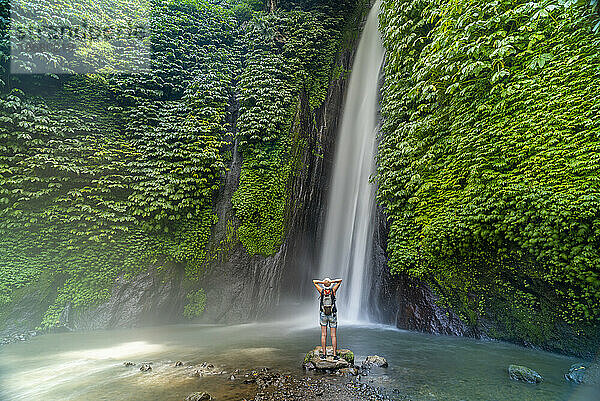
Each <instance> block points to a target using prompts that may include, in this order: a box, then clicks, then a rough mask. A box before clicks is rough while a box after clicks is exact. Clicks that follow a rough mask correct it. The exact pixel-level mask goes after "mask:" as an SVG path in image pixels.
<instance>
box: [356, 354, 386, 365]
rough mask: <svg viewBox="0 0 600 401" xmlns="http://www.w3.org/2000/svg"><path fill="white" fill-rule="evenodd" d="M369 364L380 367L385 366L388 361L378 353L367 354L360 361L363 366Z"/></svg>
mask: <svg viewBox="0 0 600 401" xmlns="http://www.w3.org/2000/svg"><path fill="white" fill-rule="evenodd" d="M371 366H377V367H380V368H387V367H388V363H387V361H386V360H385V358H384V357H382V356H379V355H369V356H368V357H367V359H365V360H364V361H363V363H362V367H363V368H370V367H371Z"/></svg>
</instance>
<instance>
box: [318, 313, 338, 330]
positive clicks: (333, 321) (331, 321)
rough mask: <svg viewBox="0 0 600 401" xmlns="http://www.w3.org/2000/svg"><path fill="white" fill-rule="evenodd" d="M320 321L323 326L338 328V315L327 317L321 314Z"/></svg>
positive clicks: (333, 314)
mask: <svg viewBox="0 0 600 401" xmlns="http://www.w3.org/2000/svg"><path fill="white" fill-rule="evenodd" d="M319 320H320V323H321V326H325V327H327V325H329V327H333V328H337V313H332V314H331V315H326V314H324V313H323V312H321V313H320V315H319Z"/></svg>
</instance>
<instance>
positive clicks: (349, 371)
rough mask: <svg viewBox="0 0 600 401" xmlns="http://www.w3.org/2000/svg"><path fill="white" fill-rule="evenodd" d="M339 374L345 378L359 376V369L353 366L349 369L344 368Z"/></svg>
mask: <svg viewBox="0 0 600 401" xmlns="http://www.w3.org/2000/svg"><path fill="white" fill-rule="evenodd" d="M339 372H340V373H341V374H342V375H344V376H358V368H356V367H354V366H352V367H349V368H342V369H340V370H339Z"/></svg>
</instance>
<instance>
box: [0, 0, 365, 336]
mask: <svg viewBox="0 0 600 401" xmlns="http://www.w3.org/2000/svg"><path fill="white" fill-rule="evenodd" d="M34 3H35V4H37V3H38V0H30V2H29V3H28V4H30V5H32V6H33V4H34ZM124 3H127V4H129V5H131V6H133V7H134V8H135V6H136V4H142V3H143V2H142V1H138V0H131V1H129V0H128V2H125V1H124ZM279 3H280V5H279V6H280V9H279V10H277V11H276V12H274V13H267V12H264V11H262V10H263V2H262V1H257V0H157V1H154V2H152V3H151V8H150V24H149V26H150V39H149V40H150V42H151V48H152V53H151V56H150V59H151V60H150V65H149V68H148V69H146V70H141V71H139V72H137V73H134V74H107V73H103V74H88V75H68V74H67V75H29V76H19V75H10V74H8V65H9V62H10V57H9V56H8V53H9V50H8V48H6V47H4V48H2V62H3V65H2V71H3V75H2V81H1V82H0V84H1V91H2V94H1V98H0V183H1V185H0V307H5V306H7V305H8V304H10V303H11V302H14V301H16V300H18V297H17V298H15V294H16V293H15V291H17V290H19V289H22V288H23V289H25V288H32V289H33V288H36V282H37V281H39V280H41V279H42V278H43V280H45V281H48V280H54V281H56V282H57V283H58V284H57V285H58V287H59V288H58V293H57V296H56V298H55V300H54V302H53V303H52V304H51V305H50V307H49V308H48V309H47V311H46V313H45V316H44V318H43V322H42V326H43V327H51V326H53V325H55V324H56V323H57V322H58V316H59V314H60V311H61V310H62V309H63V308H64V306H65V305H66V304H69V303H70V304H71V306H72V307H74V308H76V309H81V308H86V307H89V306H91V305H95V304H98V303H99V302H101V301H103V300H105V299H106V298H107V297H109V296H110V293H111V289H112V287H113V285H114V283H115V280H116V279H117V277H119V276H120V275H125V277H131V276H133V275H134V274H135V273H137V272H139V271H141V270H143V269H145V268H146V267H148V266H153V267H155V268H158V269H159V270H161V269H162V268H163V267H166V266H173V265H175V266H184V268H185V271H186V278H187V280H189V281H193V280H195V279H197V278H198V276H199V274H200V273H201V272H202V266H203V264H204V262H205V259H206V257H207V255H206V253H207V250H206V248H207V247H206V245H207V242H208V240H209V238H210V235H211V229H212V227H213V225H214V224H215V222H216V219H217V217H216V215H215V213H214V211H213V206H214V200H215V197H216V195H217V193H218V191H219V188H220V186H221V184H222V183H223V178H224V177H225V174H226V171H227V166H228V165H229V163H230V159H231V157H232V152H231V148H232V143H233V141H234V140H238V142H239V146H238V150H239V151H240V152H241V154H242V160H243V165H242V174H241V180H240V183H239V187H238V189H237V191H236V193H235V195H234V197H233V199H232V203H233V205H234V208H235V211H236V217H237V219H239V222H232V223H231V224H230V223H229V222H228V223H227V227H228V232H229V229H230V227H232V230H235V231H237V238H239V239H240V240H241V242H242V244H243V246H244V247H245V248H246V249H247V250H248V252H249V253H251V254H263V255H270V254H274V253H275V252H276V251H277V250H278V249H279V246H280V245H281V241H282V239H283V235H284V232H285V227H286V221H285V213H286V206H287V203H288V197H289V194H288V192H287V191H286V185H287V183H288V181H289V180H290V175H291V173H292V171H293V169H294V168H295V167H296V160H295V159H296V155H297V154H298V152H300V151H301V150H302V146H303V144H302V141H300V140H297V138H296V137H295V135H297V134H298V132H297V130H293V129H292V126H293V122H294V119H295V118H296V117H297V108H298V104H299V102H300V99H301V98H302V97H303V98H305V99H307V100H308V101H309V103H310V105H311V107H312V108H316V107H318V106H319V105H320V104H321V103H322V102H323V101H324V99H325V95H326V91H327V86H328V83H329V81H330V79H331V77H332V76H333V75H334V63H335V57H336V53H337V52H338V51H339V49H340V46H341V45H342V43H344V42H343V39H344V35H343V34H342V31H343V30H344V29H346V27H347V26H349V25H347V24H348V20H349V17H348V16H355V14H353V13H352V12H351V11H352V10H353V9H354V7H355V2H354V1H319V2H313V1H282V2H279ZM40 4H42V3H40ZM85 4H86V7H87V8H85V7H84V8H82V9H77V10H75V9H73V10H71V11H70V12H71V13H72V14H75V15H76V17H75V18H76V20H77V18H79V19H85V18H88V17H89V18H92V20H94V18H95V16H96V14H94V12H93V9H94V2H89V1H87V0H86V1H85ZM0 5H1V9H0V11H1V16H2V19H1V20H0V22H1V23H2V24H3V25H2V31H1V32H2V35H3V39H4V40H5V41H4V42H3V43H5V46H6V43H7V41H6V39H7V38H8V37H7V35H8V30H7V23H8V22H9V19H10V16H9V12H8V5H9V4H8V2H7V1H6V0H3V1H2V2H0ZM90 7H91V11H90V10H88V8H90ZM125 9H126V7H125ZM352 26H356V22H355V23H354V25H352ZM90 46H91V47H90V49H89V52H90V54H91V53H94V52H96V51H103V52H104V51H106V52H108V53H107V55H106V57H107V58H109V59H111V60H116V59H118V54H119V53H118V50H119V49H108V50H106V49H104V48H103V47H102V46H96V47H94V46H92V45H90ZM100 48H102V49H101V50H99V49H100ZM84 53H85V52H84ZM37 56H39V59H35V58H34V59H32V61H31V63H32V64H29V65H28V66H29V67H34V66H35V65H34V64H35V63H36V62H40V60H41V59H42V58H44V57H46V58H47V56H48V55H47V54H44V53H40V54H38V55H37ZM37 56H36V57H37ZM88 61H89V58H85V57H82V58H81V60H79V62H80V63H81V65H85V63H86V62H88ZM238 103H239V118H237V120H236V116H237V113H238V112H237V110H235V108H236V107H235V106H236V105H237V104H238ZM228 237H231V238H235V236H234V235H229V234H228ZM213 256H214V255H213ZM49 277H50V278H49ZM186 288H191V289H192V290H191V292H190V293H189V295H188V299H187V300H188V304H187V305H186V307H185V310H184V312H183V313H184V314H185V316H187V317H194V316H198V315H199V314H200V313H201V312H202V310H203V309H204V305H205V303H206V302H210V300H207V299H206V296H205V293H204V292H203V291H202V290H201V289H198V284H194V283H193V282H192V283H188V284H187V285H186ZM21 292H22V291H21Z"/></svg>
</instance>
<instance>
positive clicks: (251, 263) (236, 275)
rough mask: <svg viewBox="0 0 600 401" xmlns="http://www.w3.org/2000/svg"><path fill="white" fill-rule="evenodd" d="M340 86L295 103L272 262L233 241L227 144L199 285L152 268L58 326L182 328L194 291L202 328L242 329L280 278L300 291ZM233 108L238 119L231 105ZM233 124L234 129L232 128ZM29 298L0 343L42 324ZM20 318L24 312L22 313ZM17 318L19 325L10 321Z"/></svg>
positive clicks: (169, 269)
mask: <svg viewBox="0 0 600 401" xmlns="http://www.w3.org/2000/svg"><path fill="white" fill-rule="evenodd" d="M352 54H353V52H352V50H351V49H348V50H346V51H344V52H342V53H341V54H340V56H339V58H338V60H339V65H340V66H341V67H342V68H344V69H349V68H350V66H351V61H352ZM345 84H346V78H345V77H344V76H343V75H342V76H340V77H338V78H336V79H333V80H332V81H331V83H330V85H329V89H328V91H327V98H326V100H325V102H324V103H323V104H322V106H321V107H319V108H317V109H315V110H313V111H311V109H310V105H309V99H308V97H307V96H306V94H303V95H301V96H300V97H299V98H298V105H297V109H296V113H295V116H294V123H293V125H292V130H293V131H294V132H295V133H296V134H297V138H298V139H297V140H298V141H299V142H302V143H304V146H303V147H301V148H299V150H298V152H297V154H296V155H294V156H295V157H296V159H297V163H296V166H297V168H296V169H295V170H294V172H293V174H292V175H291V178H290V180H289V182H288V184H287V190H288V193H289V200H290V201H289V204H288V206H287V212H286V214H287V215H286V219H287V222H288V228H287V234H286V238H285V240H284V242H283V244H282V246H281V248H280V249H279V251H278V252H277V253H276V254H274V255H272V256H268V257H264V256H260V255H249V254H248V252H247V251H246V250H245V249H244V247H243V246H242V244H241V242H240V241H238V240H237V239H236V238H235V234H234V233H235V228H236V227H235V224H236V223H237V220H236V217H235V211H234V210H233V207H232V204H231V197H232V195H233V193H234V192H235V190H236V189H237V185H238V182H239V178H240V167H241V162H242V159H241V155H240V154H239V153H238V152H237V143H235V142H232V143H230V145H229V146H230V150H231V152H232V155H233V157H232V161H231V165H230V168H229V171H228V173H227V175H226V177H224V184H223V186H222V189H221V191H220V192H219V194H218V195H217V198H216V201H215V208H214V212H215V214H216V215H217V216H218V222H217V223H216V224H215V225H214V227H213V230H212V234H211V237H210V240H209V243H208V247H207V248H208V256H207V262H206V264H205V265H204V266H203V268H202V271H203V273H202V274H201V276H200V277H199V279H198V280H194V281H190V280H189V279H186V277H185V274H184V266H182V265H176V264H168V265H167V266H166V267H163V268H162V269H156V268H152V267H151V268H149V269H148V270H147V271H144V272H143V273H140V274H138V275H136V276H134V277H132V278H128V279H126V278H125V277H123V276H121V277H119V279H118V280H117V281H116V284H115V286H114V288H113V289H112V291H111V296H110V298H109V299H108V300H107V301H105V302H103V303H101V304H100V305H98V306H95V307H92V308H89V309H86V310H84V311H75V310H73V308H72V307H71V306H70V305H67V306H66V307H65V308H64V309H63V310H62V312H61V314H60V323H59V325H60V326H66V327H68V328H71V329H106V328H117V327H136V326H141V325H148V324H164V323H174V322H178V321H179V322H180V321H183V320H184V319H183V314H182V313H183V309H184V306H185V304H186V295H187V294H188V293H189V291H190V290H191V289H195V288H202V289H203V290H204V292H205V294H206V306H205V310H204V312H203V313H202V314H201V317H200V320H201V321H206V322H212V323H227V322H244V321H249V320H255V319H259V318H261V317H263V316H265V315H267V314H268V313H269V312H270V311H271V310H272V308H273V307H274V306H275V305H277V304H278V302H279V298H280V294H281V289H282V286H281V284H282V278H283V277H285V278H286V279H287V280H290V281H291V282H294V283H299V282H298V281H296V280H305V278H306V274H304V270H303V269H304V268H305V267H306V266H314V265H315V260H316V255H317V248H318V244H319V240H318V236H319V230H318V226H319V225H318V223H319V221H320V220H321V218H322V215H323V213H324V206H323V200H324V199H325V193H326V186H327V182H328V177H329V173H330V170H331V165H330V164H329V163H328V162H327V161H328V160H332V152H333V145H334V142H335V135H336V131H337V124H338V118H339V116H340V114H341V111H342V110H341V109H342V105H343V99H344V89H345ZM231 107H232V115H233V116H235V115H236V114H237V112H236V110H235V109H236V108H237V105H236V104H235V102H232V104H231ZM232 122H233V125H234V126H235V121H232ZM232 222H233V226H232V225H231V223H232ZM300 287H301V285H299V286H293V288H289V287H286V291H292V292H294V291H296V290H298V291H299V292H298V294H297V295H300V292H301V290H300ZM29 298H31V296H29V295H28V296H27V297H25V298H24V299H23V301H22V302H21V303H17V304H15V305H13V306H12V307H13V308H14V313H11V314H10V316H12V319H13V323H9V324H7V326H6V329H5V330H4V332H3V335H8V334H11V333H12V332H14V331H18V330H23V329H31V328H33V327H35V323H34V322H36V321H39V317H38V318H34V317H33V316H30V315H31V314H37V315H40V316H41V315H42V314H43V312H44V310H45V308H47V306H48V305H47V303H45V304H44V303H40V302H39V300H37V299H36V300H30V299H29ZM38 308H39V309H40V310H39V311H37V309H38ZM24 310H26V311H28V312H27V313H23V311H24ZM17 317H19V321H16V320H15V319H16V318H17Z"/></svg>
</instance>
